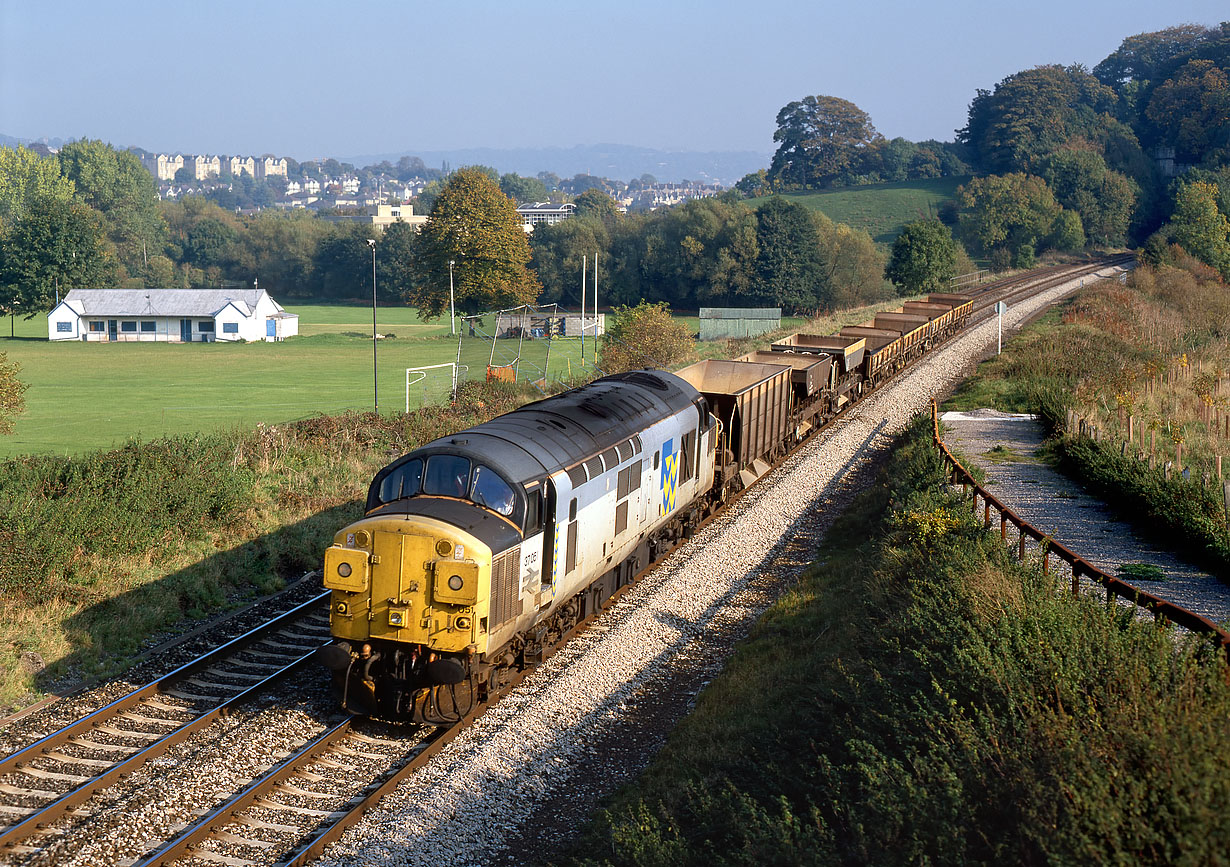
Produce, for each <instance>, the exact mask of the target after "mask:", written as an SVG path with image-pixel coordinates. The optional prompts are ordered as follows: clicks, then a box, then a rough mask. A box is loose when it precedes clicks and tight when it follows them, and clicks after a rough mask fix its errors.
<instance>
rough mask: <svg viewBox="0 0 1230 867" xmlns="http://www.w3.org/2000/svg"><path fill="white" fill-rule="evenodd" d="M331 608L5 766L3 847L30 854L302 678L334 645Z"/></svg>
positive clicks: (316, 606) (217, 653)
mask: <svg viewBox="0 0 1230 867" xmlns="http://www.w3.org/2000/svg"><path fill="white" fill-rule="evenodd" d="M327 600H328V594H327V593H322V594H320V595H318V596H316V597H315V598H314V599H312V600H309V601H308V602H305V603H303V604H302V605H299V606H298V607H296V608H293V609H291V610H290V611H288V612H287V613H285V614H283V615H282V616H280V617H277V618H275V619H273V620H271V621H269V622H267V623H265V624H264V625H262V626H260V627H258V628H256V629H254V630H251V631H250V632H248V633H245V634H244V635H241V636H239V637H238V638H235V639H234V640H232V641H230V642H228V643H226V644H224V645H222V646H221V647H218V648H216V649H215V650H212V651H210V652H209V653H206V654H204V655H202V656H200V657H198V658H197V659H195V660H193V661H192V662H190V663H188V664H187V665H184V666H181V667H180V668H178V669H176V670H175V671H173V672H171V673H169V674H167V675H165V676H163V677H161V678H158V679H157V680H155V681H152V682H150V683H148V684H146V685H145V686H143V687H141V688H140V689H137V690H133V691H132V692H131V693H129V694H128V695H126V696H124V697H123V698H120V699H118V700H116V701H114V702H112V703H111V704H109V705H107V706H106V707H103V708H100V709H98V710H97V711H95V712H93V713H91V714H89V715H88V716H85V717H82V718H81V719H79V720H77V721H76V722H74V723H72V724H70V725H68V726H65V727H64V728H62V729H60V730H59V731H56V732H54V733H52V734H50V735H47V736H46V737H44V738H43V739H41V740H39V741H38V742H36V743H33V744H31V745H30V746H28V747H25V748H24V749H21V750H18V751H17V752H14V753H12V754H11V755H9V756H7V757H5V758H4V759H0V821H3V822H5V823H6V826H5V827H3V829H2V830H0V846H3V847H5V848H6V849H7V850H8V851H21V850H22V849H25V850H28V851H33V849H34V848H36V846H24V847H19V846H18V844H20V843H22V842H23V841H29V840H30V838H31V837H34V836H36V835H37V834H38V832H39V830H40V829H41V828H42V827H43V826H45V825H48V824H50V823H52V822H54V821H56V820H57V819H59V818H60V817H62V816H64V815H66V814H70V813H72V812H73V811H75V810H76V809H77V808H78V807H79V806H80V805H81V804H83V803H84V802H85V801H87V800H88V799H89V798H91V797H93V796H94V795H95V794H97V793H98V792H100V791H102V790H104V789H106V788H107V787H108V786H110V785H112V784H114V783H116V782H118V781H119V780H121V779H122V778H124V777H125V776H127V775H129V774H131V773H132V772H133V771H134V770H136V769H137V768H139V767H141V766H142V765H144V764H145V763H147V762H149V761H151V760H152V759H155V758H157V757H158V756H161V755H163V754H164V753H165V752H166V751H167V750H169V749H170V748H171V747H173V746H175V745H176V744H179V743H182V742H183V741H185V740H187V739H188V738H190V737H192V736H193V735H194V734H196V733H198V732H200V731H202V730H203V729H205V728H207V727H208V726H210V725H211V724H212V723H214V722H215V721H217V720H218V719H220V718H222V717H223V716H224V715H225V714H226V713H227V711H228V710H229V709H230V708H232V707H235V706H237V705H238V704H240V703H242V702H245V701H248V700H249V699H251V698H253V697H254V696H256V695H259V694H261V693H262V692H264V691H265V690H267V689H268V688H269V687H270V686H272V685H274V684H276V683H278V682H280V681H282V680H283V679H285V678H286V677H287V676H289V675H290V674H292V673H294V672H296V671H298V670H300V669H301V668H302V667H303V666H305V665H306V664H307V662H308V660H309V658H310V657H311V656H312V654H313V653H314V652H315V650H316V648H317V647H319V646H321V645H322V644H325V643H327V642H328V640H329V623H328V618H327V615H326V613H325V605H326V604H327ZM31 842H33V841H31Z"/></svg>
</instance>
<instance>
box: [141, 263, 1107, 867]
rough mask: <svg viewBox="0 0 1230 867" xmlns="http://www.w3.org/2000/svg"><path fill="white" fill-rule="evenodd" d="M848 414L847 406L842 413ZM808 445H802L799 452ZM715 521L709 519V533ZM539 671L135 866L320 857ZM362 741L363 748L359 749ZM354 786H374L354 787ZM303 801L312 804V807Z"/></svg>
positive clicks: (1030, 289) (331, 741)
mask: <svg viewBox="0 0 1230 867" xmlns="http://www.w3.org/2000/svg"><path fill="white" fill-rule="evenodd" d="M1114 264H1119V260H1113V261H1108V262H1100V263H1095V264H1091V265H1088V266H1082V267H1080V268H1076V269H1072V268H1064V267H1056V268H1053V269H1049V270H1048V273H1045V274H1042V275H1038V274H1036V273H1034V274H1031V275H1025V276H1022V277H1018V278H1012V279H1009V280H1005V281H1000V282H998V283H996V284H992V285H990V286H988V287H985V288H984V290H983V291H982V292H979V293H977V296H976V300H975V310H976V311H984V312H988V311H989V310H990V308H991V307H992V306H993V305H994V304H995V303H996V302H997V301H1001V300H1002V301H1014V300H1019V299H1023V298H1025V297H1028V296H1030V295H1033V294H1036V293H1039V292H1044V291H1047V290H1048V289H1051V288H1053V287H1055V286H1057V285H1060V284H1062V283H1064V282H1069V281H1071V280H1072V279H1075V278H1078V277H1080V276H1083V275H1086V274H1092V273H1094V272H1096V271H1099V270H1102V269H1104V268H1106V267H1109V266H1112V265H1114ZM988 315H989V312H988ZM881 387H883V386H881ZM844 413H845V410H843V411H842V413H839V415H838V417H840V416H841V415H844ZM835 420H836V418H835V419H833V420H832V421H830V424H832V422H833V421H835ZM826 427H827V425H826ZM808 439H810V438H808ZM806 441H807V440H804V441H803V442H800V443H799V444H798V445H797V446H796V447H795V449H794V450H792V451H791V454H793V452H794V451H795V450H797V449H798V448H801V447H802V445H803V444H804V442H806ZM753 487H754V486H753ZM746 490H750V488H749V489H745V491H740V492H739V493H738V494H737V495H736V497H735V499H737V498H738V497H741V496H742V495H743V494H744V493H745V492H746ZM732 502H733V500H732ZM715 517H716V515H712V516H709V517H707V518H706V519H705V520H704V521H703V522H702V524H701V527H704V526H706V525H707V524H708V523H709V522H710V521H712V520H713V519H714V518H715ZM683 544H684V540H681V541H679V542H678V543H676V545H675V546H673V547H672V548H671V549H670V550H669V551H666V552H664V553H663V555H662V556H661V557H660V558H659V559H658V560H656V561H655V562H654V563H652V564H650V565H648V566H646V567H645V568H644V569H643V570H642V571H641V572H640V573H638V575H637V576H636V580H637V581H639V580H640V579H641V578H643V577H644V576H645V575H646V574H647V573H649V572H650V571H652V570H653V569H655V568H657V567H658V566H660V565H661V564H662V563H663V562H664V561H665V560H667V559H668V558H669V557H670V556H671V554H673V553H674V551H675V550H676V549H677V548H678V547H680V546H682V545H683ZM630 586H632V585H625V586H623V587H621V588H620V589H619V590H617V591H616V593H615V595H614V596H612V598H611V599H610V600H609V601H608V606H609V604H613V602H614V601H615V600H616V599H619V598H621V597H622V595H623V594H624V593H625V592H626V591H627V590H628V589H630ZM596 616H597V615H593V616H591V617H590V618H588V619H587V620H585V621H583V622H581V623H579V624H578V625H577V626H576V627H575V628H574V629H573V630H572V631H571V632H569V633H568V634H566V635H565V636H564V637H563V638H562V639H561V641H560V642H558V643H557V644H556V645H555V646H554V647H552V648H551V649H550V654H553V653H556V652H558V651H559V650H560V649H561V648H562V647H563V646H564V645H565V644H566V643H567V642H568V641H569V640H570V639H571V638H573V637H574V636H575V635H576V634H578V633H580V632H582V631H584V629H586V628H587V627H588V626H589V624H590V623H591V622H592V620H593V619H595V617H596ZM532 670H533V669H527V670H526V671H524V672H522V673H521V675H520V676H519V677H517V678H516V679H515V681H514V682H513V683H511V684H509V685H508V686H507V687H506V688H505V689H504V690H502V691H501V692H500V693H499V694H498V695H494V696H493V697H492V698H491V699H490V700H489V701H488V702H486V703H483V704H481V705H479V706H478V707H476V708H475V709H474V710H473V711H472V712H471V713H470V714H469V715H468V716H466V717H465V718H464V719H462V720H460V721H458V722H457V723H455V724H453V725H452V726H449V727H448V728H442V729H438V730H435V731H434V732H432V733H431V734H424V731H423V729H421V728H420V729H417V730H415V731H414V732H413V733H412V734H410V735H408V736H407V737H406V738H405V739H397V740H390V739H381V738H375V739H373V738H372V736H370V735H364V734H361V733H359V732H357V731H356V729H355V728H354V726H353V725H352V724H351V723H350V722H349V721H346V722H342V723H340V724H338V725H337V726H335V727H334V728H332V729H330V730H328V731H326V732H325V733H323V734H322V735H321V736H320V737H319V738H318V739H317V740H316V741H314V742H312V743H311V744H307V745H305V746H304V748H303V749H302V750H301V751H300V752H299V753H297V754H296V755H294V756H291V757H289V758H287V759H286V760H285V761H284V762H282V764H280V765H279V766H278V767H276V768H274V769H272V770H271V771H270V772H269V774H267V775H266V776H265V777H263V778H262V779H261V780H258V781H256V782H255V783H253V784H252V785H251V786H250V787H249V788H248V789H247V790H245V791H244V792H242V793H240V794H239V795H237V796H236V797H235V798H233V799H231V800H230V801H228V802H227V803H225V804H222V805H221V806H219V807H218V808H217V809H216V810H213V811H211V812H210V813H209V814H208V815H205V816H203V817H202V818H201V819H200V820H199V821H198V822H197V823H195V824H194V825H193V826H192V827H190V828H187V829H185V830H184V832H183V833H182V834H181V835H180V836H179V837H178V838H177V839H175V840H173V841H170V842H169V843H167V844H166V845H165V846H164V847H163V848H162V849H160V850H158V851H157V852H156V853H154V854H152V855H150V856H148V857H146V858H145V859H143V860H141V861H139V862H136V864H137V865H138V867H155V865H159V867H162V865H172V864H187V863H191V862H192V861H193V860H194V859H200V860H202V861H208V862H213V863H225V864H228V865H233V867H258V865H267V864H278V865H286V867H291V865H302V864H306V863H308V862H310V861H311V860H313V859H314V858H315V857H318V856H319V855H320V854H321V853H322V852H323V851H324V849H325V848H326V847H327V846H328V845H330V844H331V843H332V842H334V841H336V840H337V839H338V838H340V837H341V835H342V833H343V832H344V831H345V830H346V829H347V828H348V827H350V826H351V825H353V824H354V823H355V822H357V821H358V820H359V819H360V818H361V817H362V815H363V814H364V813H366V812H367V811H368V810H369V809H371V808H372V807H373V806H374V805H375V804H376V803H378V802H379V801H380V799H381V798H383V797H384V795H385V794H387V793H388V792H389V791H391V790H392V789H393V788H395V787H396V786H397V785H398V784H399V783H400V782H401V781H402V780H404V779H405V778H406V777H408V776H409V775H411V774H412V773H414V772H415V771H416V770H418V769H419V768H420V767H422V766H423V765H424V764H425V763H426V762H427V761H428V760H429V759H430V758H431V757H432V756H434V755H435V754H436V753H437V752H438V751H439V750H440V749H442V748H443V747H444V746H445V745H446V744H447V743H449V742H450V741H452V740H453V739H454V738H455V737H456V736H457V735H458V734H459V733H460V732H461V731H462V730H463V729H464V728H465V727H466V726H468V725H469V724H470V723H471V722H473V720H474V719H477V718H478V717H479V716H481V715H482V713H483V712H485V710H486V709H487V708H488V707H489V706H490V704H493V703H494V702H495V701H498V700H499V698H500V697H502V696H503V695H504V694H507V692H509V691H511V690H512V688H514V687H515V686H516V685H517V684H519V683H520V682H521V681H522V680H523V679H524V678H525V677H526V676H528V675H529V673H530V672H531V671H532ZM356 741H357V743H358V746H355V743H356ZM373 747H376V748H379V749H380V750H381V751H384V750H390V749H393V750H395V749H397V748H398V747H401V748H403V749H405V750H406V752H405V754H404V756H403V758H402V759H401V760H400V761H389V762H388V763H387V764H385V765H382V766H380V768H379V770H378V771H377V772H376V773H375V774H372V773H371V772H366V773H365V772H364V771H362V770H360V767H359V766H360V765H361V764H362V763H364V762H367V763H372V762H374V763H379V762H380V761H382V759H381V758H379V757H378V756H379V755H383V752H382V753H379V754H374V753H373V751H372V748H373ZM339 772H340V773H339ZM356 780H368V782H366V783H356ZM325 789H327V790H328V791H324V790H325ZM305 798H306V799H308V801H309V802H310V803H308V804H305V803H304V799H305Z"/></svg>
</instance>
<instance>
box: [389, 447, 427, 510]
mask: <svg viewBox="0 0 1230 867" xmlns="http://www.w3.org/2000/svg"><path fill="white" fill-rule="evenodd" d="M422 479H423V462H422V461H421V460H419V459H418V458H415V459H414V460H412V461H406V463H404V464H402V465H401V466H400V467H398V468H397V469H395V470H393V471H392V472H390V473H389V474H388V475H387V476H385V477H384V480H383V481H381V482H380V502H382V503H391V502H393V501H394V500H401V499H405V498H406V497H413V496H414V495H415V494H417V493H418V492H419V484H420V483H421V482H422Z"/></svg>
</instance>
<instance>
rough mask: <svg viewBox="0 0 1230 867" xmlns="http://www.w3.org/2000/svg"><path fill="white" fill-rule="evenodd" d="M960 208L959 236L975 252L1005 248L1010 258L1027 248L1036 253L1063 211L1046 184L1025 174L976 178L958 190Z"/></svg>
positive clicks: (1017, 173)
mask: <svg viewBox="0 0 1230 867" xmlns="http://www.w3.org/2000/svg"><path fill="white" fill-rule="evenodd" d="M957 208H958V210H957V224H958V226H959V229H960V235H961V237H962V238H963V239H964V240H965V241H966V242H967V243H968V244H969V245H970V246H972V247H973V249H974V250H976V251H978V252H979V253H982V254H984V255H991V254H993V253H994V252H995V251H996V250H997V249H1003V250H1005V251H1007V253H1008V256H1009V259H1012V258H1015V257H1016V254H1017V253H1018V252H1019V251H1021V250H1022V248H1024V247H1026V246H1029V247H1031V248H1032V249H1033V250H1035V251H1037V250H1038V249H1039V244H1040V243H1041V242H1042V241H1043V239H1045V238H1046V237H1047V236H1048V235H1049V234H1050V233H1051V230H1052V227H1053V225H1054V223H1055V217H1056V216H1058V214H1059V210H1060V206H1059V203H1058V202H1057V201H1055V194H1054V193H1052V192H1051V189H1050V187H1048V186H1047V185H1046V182H1045V181H1043V180H1042V179H1041V178H1039V177H1037V176H1035V175H1027V174H1024V173H1023V172H1012V173H1010V174H1006V175H990V176H988V177H985V178H975V179H973V180H972V181H970V182H969V183H967V184H964V185H963V186H961V187H959V188H958V190H957Z"/></svg>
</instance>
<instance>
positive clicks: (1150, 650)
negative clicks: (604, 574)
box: [566, 419, 1230, 867]
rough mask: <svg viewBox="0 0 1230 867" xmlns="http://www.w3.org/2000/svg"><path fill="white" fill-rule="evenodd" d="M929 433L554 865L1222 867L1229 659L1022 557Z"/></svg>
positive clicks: (911, 438)
mask: <svg viewBox="0 0 1230 867" xmlns="http://www.w3.org/2000/svg"><path fill="white" fill-rule="evenodd" d="M928 425H929V420H923V419H920V420H919V422H918V424H916V425H914V426H913V428H912V429H911V431H910V432H909V433H908V434H907V435H906V436H905V437H904V438H903V440H902V442H901V443H900V445H899V447H898V448H897V449H896V452H895V454H894V456H893V457H892V459H891V461H890V463H889V465H888V466H887V467H886V469H885V470H884V472H883V473H882V475H881V477H880V479H879V481H878V483H877V484H876V486H874V487H873V488H872V489H870V490H869V491H867V492H866V493H865V494H864V495H862V497H861V498H860V499H859V501H858V502H857V504H856V505H855V506H854V507H853V508H852V509H851V510H850V511H849V512H848V513H847V514H846V515H844V516H843V517H842V518H841V519H840V521H839V522H838V523H837V524H836V526H835V527H834V528H833V530H831V531H830V533H829V534H828V537H827V539H826V541H825V543H824V545H823V547H822V549H821V550H820V552H819V557H818V560H817V563H816V565H815V566H814V567H813V569H812V570H811V573H810V574H809V575H808V576H807V577H806V579H805V580H804V581H803V582H801V583H800V585H799V586H798V587H797V589H795V590H794V591H793V592H791V593H790V594H789V595H787V596H786V597H785V598H783V599H782V600H781V601H779V602H778V603H777V604H776V605H775V606H774V607H773V608H772V609H770V611H769V612H768V613H767V614H766V616H765V617H764V618H763V619H762V620H761V622H760V623H759V624H758V626H757V627H756V629H755V631H754V633H753V634H752V636H751V637H750V638H749V639H748V640H747V641H746V642H744V643H743V645H742V646H741V647H740V648H739V650H738V652H737V653H736V655H735V657H734V659H733V660H732V661H731V663H730V664H729V665H728V666H727V668H726V670H725V671H724V672H723V674H722V675H721V676H720V677H719V678H718V679H717V680H716V681H714V683H713V684H711V685H710V686H709V687H708V688H707V689H706V691H705V692H704V693H703V694H702V695H701V697H700V699H699V701H698V705H697V708H696V710H695V711H694V712H693V713H692V714H691V715H690V716H689V717H688V718H687V719H686V720H685V721H684V722H683V723H682V724H681V725H680V727H679V728H678V730H677V731H676V732H675V733H674V734H673V735H672V737H671V739H670V742H669V744H668V746H667V747H666V748H665V749H664V750H663V751H662V753H661V754H660V755H659V756H658V757H657V759H656V760H655V762H654V764H653V765H652V766H651V768H650V769H649V770H648V771H647V772H646V773H645V774H644V775H643V777H642V778H641V779H640V780H639V781H638V782H637V783H636V784H634V785H631V786H629V787H627V788H626V789H625V790H623V791H622V792H621V793H619V794H618V795H617V796H616V797H615V798H614V799H613V801H612V802H610V803H609V804H608V805H607V808H606V809H605V810H604V811H603V812H602V813H601V814H600V815H599V817H598V819H597V820H596V821H595V822H594V823H593V824H592V825H591V826H590V827H589V828H588V829H587V830H586V831H585V833H584V835H583V837H582V838H581V840H580V841H579V843H578V845H577V846H576V847H575V848H574V850H573V852H572V854H571V855H570V857H568V858H567V859H566V862H567V863H569V864H572V865H590V864H618V865H623V864H636V865H688V864H695V865H704V867H714V865H733V864H814V863H820V864H826V863H833V864H845V863H860V864H862V863H868V862H874V863H892V864H897V863H900V864H918V863H938V864H958V863H969V862H979V863H981V862H998V863H1082V862H1091V861H1094V862H1099V863H1114V862H1118V863H1158V864H1162V863H1165V864H1170V863H1175V862H1185V863H1217V862H1219V861H1222V860H1224V857H1225V853H1226V852H1227V851H1230V822H1228V821H1227V819H1226V816H1227V815H1230V813H1228V810H1230V781H1227V779H1226V776H1225V773H1224V760H1223V757H1224V756H1225V755H1226V751H1227V749H1230V730H1228V729H1227V727H1226V725H1225V721H1226V719H1227V716H1228V715H1230V686H1228V685H1227V682H1226V679H1225V667H1224V662H1223V661H1222V660H1221V659H1219V658H1216V657H1215V655H1214V654H1213V653H1212V652H1211V651H1209V650H1208V648H1207V647H1206V646H1204V645H1201V644H1200V643H1199V642H1196V641H1194V640H1193V641H1180V642H1179V643H1178V644H1176V642H1175V641H1174V638H1173V635H1172V633H1170V632H1166V631H1161V630H1158V629H1156V628H1154V627H1153V626H1151V625H1148V624H1144V623H1141V622H1138V621H1136V620H1134V619H1133V618H1132V617H1131V616H1130V615H1126V614H1124V613H1123V609H1120V608H1116V607H1110V608H1108V607H1106V606H1105V605H1103V604H1101V603H1100V602H1098V601H1096V600H1093V599H1073V598H1072V597H1071V596H1070V595H1068V594H1067V593H1065V592H1064V588H1063V587H1062V586H1058V585H1057V584H1056V583H1055V582H1053V581H1052V580H1051V579H1049V578H1048V577H1047V576H1045V575H1044V574H1043V573H1041V572H1040V570H1038V569H1035V568H1027V567H1023V566H1021V565H1020V564H1018V563H1017V562H1016V561H1015V560H1014V559H1013V558H1012V557H1011V556H1010V555H1009V553H1008V552H1007V551H1006V549H1004V548H1003V547H1002V546H1001V544H1000V543H999V541H998V534H994V533H992V534H988V533H985V532H983V530H982V529H981V527H980V526H979V525H978V524H977V523H976V522H975V521H974V520H973V518H972V516H971V515H970V512H969V510H968V508H967V507H966V506H964V505H962V504H961V503H960V502H958V501H956V500H954V499H953V496H952V495H951V494H950V493H949V491H948V490H947V489H946V487H945V486H944V484H943V479H944V476H943V472H942V469H941V466H940V463H939V460H938V458H937V457H936V455H935V453H934V452H933V450H932V449H931V447H930V445H929V437H928Z"/></svg>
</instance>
